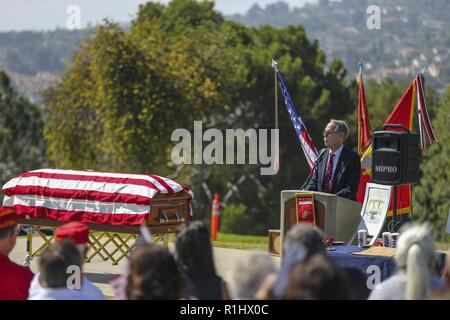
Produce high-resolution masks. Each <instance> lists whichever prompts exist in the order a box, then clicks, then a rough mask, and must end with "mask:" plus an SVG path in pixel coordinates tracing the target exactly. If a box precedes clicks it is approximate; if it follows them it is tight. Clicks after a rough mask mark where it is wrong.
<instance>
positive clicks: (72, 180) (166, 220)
mask: <svg viewBox="0 0 450 320" xmlns="http://www.w3.org/2000/svg"><path fill="white" fill-rule="evenodd" d="M3 193H4V195H5V197H4V200H3V205H4V206H8V207H14V208H15V209H16V211H17V214H18V216H19V223H22V224H27V225H39V226H50V227H54V226H58V225H61V224H63V223H66V222H69V221H79V222H83V223H86V224H87V225H88V226H89V228H90V229H91V230H99V231H109V232H122V233H139V226H140V225H141V224H146V225H148V226H149V228H150V230H151V232H152V233H153V234H165V233H170V232H174V231H175V230H176V228H177V227H178V226H180V225H181V224H185V223H186V222H188V221H190V220H191V216H192V210H191V200H192V197H193V195H192V192H191V191H190V190H189V188H188V187H186V186H184V185H182V184H179V183H177V182H175V181H173V180H171V179H168V178H165V177H161V176H158V175H144V174H128V173H105V172H93V171H76V170H58V169H40V170H34V171H29V172H25V173H22V174H21V175H19V176H18V177H16V178H14V179H12V180H10V181H8V182H7V183H6V184H5V185H4V186H3Z"/></svg>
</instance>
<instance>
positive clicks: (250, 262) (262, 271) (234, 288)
mask: <svg viewBox="0 0 450 320" xmlns="http://www.w3.org/2000/svg"><path fill="white" fill-rule="evenodd" d="M276 272H277V269H276V267H275V263H274V262H273V260H272V258H271V257H270V256H269V255H268V254H267V253H262V252H255V253H252V254H249V255H247V256H245V257H243V258H242V259H239V260H238V261H237V262H236V263H235V264H234V266H233V268H232V269H231V283H230V284H231V292H232V296H233V298H235V299H246V300H253V299H255V298H256V297H255V295H256V293H257V292H258V290H259V289H260V288H261V285H262V284H263V283H264V281H265V280H266V278H267V277H268V276H269V275H272V274H275V273H276Z"/></svg>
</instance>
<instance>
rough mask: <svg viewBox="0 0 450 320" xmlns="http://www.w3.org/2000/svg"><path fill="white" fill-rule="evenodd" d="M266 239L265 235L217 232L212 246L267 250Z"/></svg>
mask: <svg viewBox="0 0 450 320" xmlns="http://www.w3.org/2000/svg"><path fill="white" fill-rule="evenodd" d="M268 241H269V240H268V237H267V236H249V235H239V234H227V233H221V232H219V233H218V234H217V240H216V241H213V246H215V247H220V248H233V249H244V250H260V251H267V250H268V246H269V244H268Z"/></svg>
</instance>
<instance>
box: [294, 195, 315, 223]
mask: <svg viewBox="0 0 450 320" xmlns="http://www.w3.org/2000/svg"><path fill="white" fill-rule="evenodd" d="M295 209H296V213H297V215H296V216H297V223H310V224H312V225H316V215H315V211H314V194H313V193H297V194H296V195H295Z"/></svg>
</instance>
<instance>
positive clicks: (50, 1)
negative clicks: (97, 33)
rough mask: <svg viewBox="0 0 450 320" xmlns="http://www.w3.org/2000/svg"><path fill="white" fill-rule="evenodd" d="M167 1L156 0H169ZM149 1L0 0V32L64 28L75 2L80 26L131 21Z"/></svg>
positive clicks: (263, 0) (237, 5) (246, 2)
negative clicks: (69, 11) (107, 19)
mask: <svg viewBox="0 0 450 320" xmlns="http://www.w3.org/2000/svg"><path fill="white" fill-rule="evenodd" d="M169 1H170V0H159V1H158V2H161V3H168V2H169ZM283 1H284V2H286V3H288V4H289V5H290V6H291V7H293V6H297V7H300V6H302V5H304V4H305V3H316V2H317V0H283ZM145 2H148V0H0V31H11V30H17V31H20V30H51V29H55V28H56V27H60V28H65V27H66V22H67V19H68V18H69V16H70V13H67V8H68V7H69V6H70V5H77V6H78V7H79V8H80V12H81V16H80V18H81V25H82V27H85V26H86V25H87V24H88V23H92V24H95V23H96V22H98V21H101V20H102V19H103V18H105V17H108V18H110V19H112V20H114V21H117V22H127V21H130V20H131V19H132V18H133V16H134V15H135V14H136V12H137V9H138V6H139V4H142V3H145ZM215 2H216V8H217V9H218V10H219V11H221V12H223V13H224V14H233V13H245V12H246V11H247V10H248V9H249V8H250V7H251V6H252V5H253V4H254V3H258V4H259V5H260V6H261V7H265V6H266V5H267V4H269V3H274V2H277V0H216V1H215Z"/></svg>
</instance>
